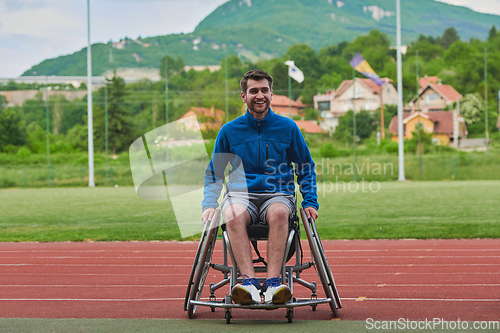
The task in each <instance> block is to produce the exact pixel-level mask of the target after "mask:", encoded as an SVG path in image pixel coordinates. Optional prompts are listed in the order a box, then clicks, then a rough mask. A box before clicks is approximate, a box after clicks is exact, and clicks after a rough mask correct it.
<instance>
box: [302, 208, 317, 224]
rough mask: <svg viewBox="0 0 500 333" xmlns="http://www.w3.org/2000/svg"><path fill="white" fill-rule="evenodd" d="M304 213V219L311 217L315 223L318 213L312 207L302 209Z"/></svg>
mask: <svg viewBox="0 0 500 333" xmlns="http://www.w3.org/2000/svg"><path fill="white" fill-rule="evenodd" d="M304 213H306V217H307V218H308V219H309V218H310V217H312V218H313V220H314V221H316V219H317V218H318V212H317V211H316V209H314V208H313V207H306V208H304Z"/></svg>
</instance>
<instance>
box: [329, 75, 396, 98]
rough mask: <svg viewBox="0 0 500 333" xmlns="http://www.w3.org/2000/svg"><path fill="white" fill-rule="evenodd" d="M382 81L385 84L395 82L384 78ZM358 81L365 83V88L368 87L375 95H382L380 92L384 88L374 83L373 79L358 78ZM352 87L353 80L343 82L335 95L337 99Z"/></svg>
mask: <svg viewBox="0 0 500 333" xmlns="http://www.w3.org/2000/svg"><path fill="white" fill-rule="evenodd" d="M382 80H383V81H384V82H391V83H392V82H393V81H392V80H391V79H388V78H386V77H385V78H382ZM356 81H359V82H361V83H363V84H364V85H365V86H367V87H368V89H370V90H371V91H373V92H374V93H375V94H380V91H381V90H382V87H381V86H379V85H378V84H376V83H375V82H373V81H372V79H362V78H356ZM350 86H352V80H344V81H342V83H341V84H340V86H339V88H338V89H337V92H336V93H335V97H338V96H340V95H342V94H343V93H344V92H345V91H346V90H347V89H348V88H349V87H350Z"/></svg>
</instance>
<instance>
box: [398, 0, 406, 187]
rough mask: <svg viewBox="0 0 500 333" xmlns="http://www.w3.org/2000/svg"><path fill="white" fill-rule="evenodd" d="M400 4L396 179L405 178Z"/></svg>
mask: <svg viewBox="0 0 500 333" xmlns="http://www.w3.org/2000/svg"><path fill="white" fill-rule="evenodd" d="M400 7H401V5H400V0H396V41H397V72H398V164H399V177H398V180H400V181H404V180H406V179H405V150H404V132H403V73H402V68H401V67H402V66H401V62H402V59H401V8H400Z"/></svg>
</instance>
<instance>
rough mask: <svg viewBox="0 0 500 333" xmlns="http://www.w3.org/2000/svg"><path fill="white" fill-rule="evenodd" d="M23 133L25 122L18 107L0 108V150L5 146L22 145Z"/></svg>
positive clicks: (23, 140)
mask: <svg viewBox="0 0 500 333" xmlns="http://www.w3.org/2000/svg"><path fill="white" fill-rule="evenodd" d="M2 97H3V96H2ZM1 104H2V103H0V105H1ZM25 133H26V132H25V122H24V120H23V119H22V117H21V112H20V110H19V107H15V108H7V109H1V106H0V150H2V151H3V150H4V148H5V146H7V145H13V146H20V145H23V144H24V142H25Z"/></svg>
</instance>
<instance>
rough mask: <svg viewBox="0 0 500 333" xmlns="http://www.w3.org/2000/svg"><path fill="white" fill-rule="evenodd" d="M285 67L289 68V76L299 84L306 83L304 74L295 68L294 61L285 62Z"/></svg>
mask: <svg viewBox="0 0 500 333" xmlns="http://www.w3.org/2000/svg"><path fill="white" fill-rule="evenodd" d="M285 65H287V66H288V75H290V77H291V78H292V79H294V80H295V81H297V82H298V83H302V81H304V73H302V71H301V70H300V69H299V68H298V67H297V66H295V63H294V62H293V61H292V60H288V61H285Z"/></svg>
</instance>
